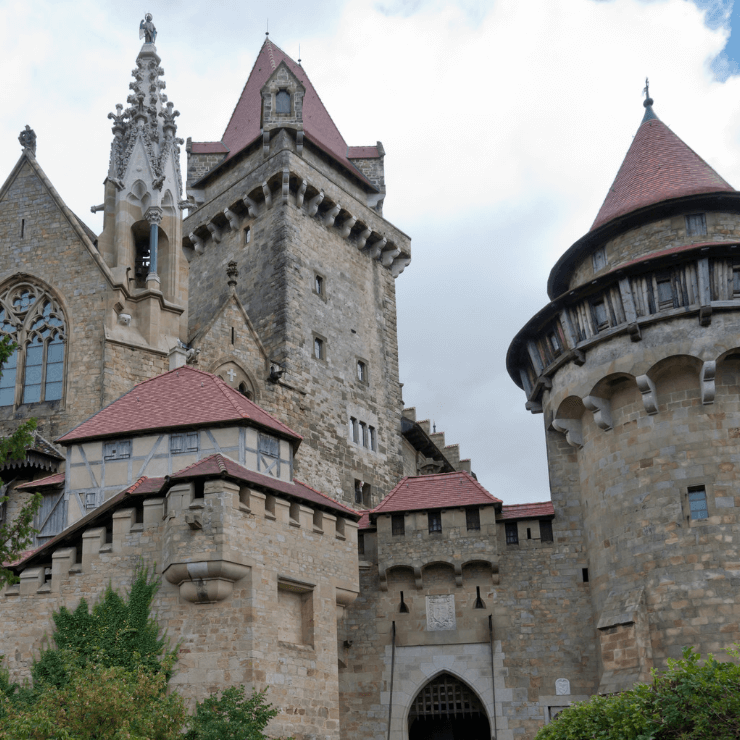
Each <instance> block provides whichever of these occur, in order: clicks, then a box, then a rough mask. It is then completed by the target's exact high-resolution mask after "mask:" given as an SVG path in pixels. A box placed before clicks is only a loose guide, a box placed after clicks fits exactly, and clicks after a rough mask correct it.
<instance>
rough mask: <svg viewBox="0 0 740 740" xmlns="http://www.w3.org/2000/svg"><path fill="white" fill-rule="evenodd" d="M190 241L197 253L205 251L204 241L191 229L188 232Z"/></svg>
mask: <svg viewBox="0 0 740 740" xmlns="http://www.w3.org/2000/svg"><path fill="white" fill-rule="evenodd" d="M190 241H191V242H193V249H194V250H195V251H196V252H197V253H198V254H203V252H205V251H206V243H205V242H204V241H203V239H201V238H200V237H199V236H197V235H196V234H194V233H193V232H192V231H191V232H190Z"/></svg>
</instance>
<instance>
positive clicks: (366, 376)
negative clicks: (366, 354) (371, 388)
mask: <svg viewBox="0 0 740 740" xmlns="http://www.w3.org/2000/svg"><path fill="white" fill-rule="evenodd" d="M355 379H356V380H357V382H358V383H361V384H362V385H370V367H369V365H368V362H367V360H365V359H363V358H362V357H358V358H357V359H356V362H355Z"/></svg>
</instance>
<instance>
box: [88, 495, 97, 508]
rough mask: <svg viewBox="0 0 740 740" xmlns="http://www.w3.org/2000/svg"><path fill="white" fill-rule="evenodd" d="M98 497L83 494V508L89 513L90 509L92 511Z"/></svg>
mask: <svg viewBox="0 0 740 740" xmlns="http://www.w3.org/2000/svg"><path fill="white" fill-rule="evenodd" d="M97 499H98V495H97V494H96V493H86V494H85V508H86V509H87V510H88V511H90V509H94V508H95V507H96V506H97V505H98V501H97Z"/></svg>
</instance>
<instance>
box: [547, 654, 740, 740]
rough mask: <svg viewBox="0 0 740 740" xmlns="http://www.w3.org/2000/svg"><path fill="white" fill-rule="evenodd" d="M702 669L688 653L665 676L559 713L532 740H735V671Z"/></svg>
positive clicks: (707, 665) (739, 733)
mask: <svg viewBox="0 0 740 740" xmlns="http://www.w3.org/2000/svg"><path fill="white" fill-rule="evenodd" d="M728 653H729V655H730V656H731V657H732V658H734V659H735V661H734V662H723V663H720V662H719V661H717V660H715V658H714V657H713V656H712V655H710V656H709V657H708V658H707V659H706V660H705V661H704V662H703V663H702V662H701V656H700V655H699V654H698V653H696V652H694V651H693V650H692V648H690V647H687V648H684V651H683V658H682V659H681V660H669V661H668V670H667V671H665V672H664V673H658V672H656V671H653V681H652V683H649V684H638V685H636V686H635V687H634V688H633V689H631V690H629V691H625V692H623V693H621V694H617V695H615V696H595V697H593V698H592V699H591V700H590V701H587V702H582V703H580V704H575V705H573V706H572V707H568V708H567V709H564V710H563V711H562V712H561V713H560V714H559V715H558V717H557V718H556V719H555V720H554V721H553V722H551V723H550V724H549V725H547V726H546V727H543V728H542V729H541V730H540V731H539V732H538V733H537V735H536V738H535V740H591V739H594V740H709V738H711V740H737V738H739V737H740V665H739V664H738V663H737V659H738V658H740V654H739V653H738V652H737V650H728Z"/></svg>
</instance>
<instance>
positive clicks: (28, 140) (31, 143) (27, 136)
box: [18, 124, 36, 154]
mask: <svg viewBox="0 0 740 740" xmlns="http://www.w3.org/2000/svg"><path fill="white" fill-rule="evenodd" d="M18 141H20V143H21V146H22V147H23V148H24V149H28V151H29V152H31V154H36V132H35V131H34V130H33V129H32V128H31V127H30V126H29V125H28V124H26V128H25V129H23V131H21V134H20V136H19V137H18Z"/></svg>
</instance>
